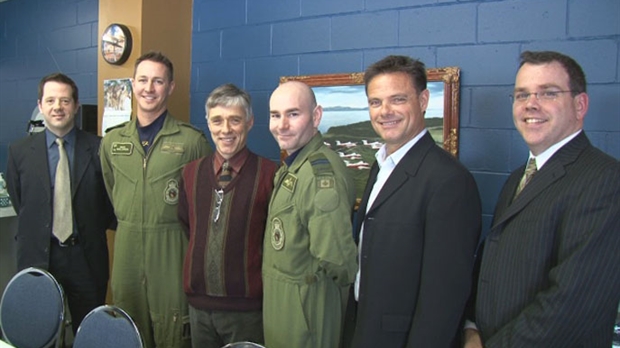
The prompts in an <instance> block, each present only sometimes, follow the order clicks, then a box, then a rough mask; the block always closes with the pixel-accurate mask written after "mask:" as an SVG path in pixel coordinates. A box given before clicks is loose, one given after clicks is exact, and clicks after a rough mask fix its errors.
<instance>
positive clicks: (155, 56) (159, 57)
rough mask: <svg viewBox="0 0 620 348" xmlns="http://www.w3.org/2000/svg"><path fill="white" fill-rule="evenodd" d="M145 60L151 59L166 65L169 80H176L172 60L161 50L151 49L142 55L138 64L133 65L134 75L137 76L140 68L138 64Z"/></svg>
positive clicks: (137, 61)
mask: <svg viewBox="0 0 620 348" xmlns="http://www.w3.org/2000/svg"><path fill="white" fill-rule="evenodd" d="M145 60H149V61H151V62H156V63H161V64H163V65H165V66H166V68H167V69H168V80H170V81H174V67H173V66H172V62H171V61H170V59H168V57H166V56H165V55H163V53H161V52H155V51H150V52H147V53H145V54H143V55H141V56H140V57H139V58H138V59H136V64H135V65H134V67H133V76H134V77H136V71H137V70H138V65H140V63H142V62H144V61H145Z"/></svg>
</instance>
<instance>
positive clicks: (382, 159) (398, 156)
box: [375, 128, 427, 168]
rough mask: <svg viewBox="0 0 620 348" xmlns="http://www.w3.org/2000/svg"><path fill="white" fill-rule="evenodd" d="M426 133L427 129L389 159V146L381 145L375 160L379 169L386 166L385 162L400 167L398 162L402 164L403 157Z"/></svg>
mask: <svg viewBox="0 0 620 348" xmlns="http://www.w3.org/2000/svg"><path fill="white" fill-rule="evenodd" d="M426 133H427V130H426V128H424V129H423V130H422V131H421V132H420V133H419V134H418V135H416V136H415V137H414V138H413V139H411V140H409V141H408V142H406V143H405V145H403V146H401V147H400V149H398V150H396V151H394V153H392V154H391V155H389V156H387V157H385V156H386V155H387V146H386V144H383V145H381V148H379V151H377V152H376V153H375V158H376V159H377V164H378V165H379V168H381V166H383V165H384V164H385V161H390V162H391V163H392V164H393V166H396V165H398V162H400V160H401V159H403V157H405V154H407V152H409V150H411V148H412V147H413V145H415V144H416V143H417V142H418V141H419V140H420V139H421V138H422V137H423V136H424V135H425V134H426Z"/></svg>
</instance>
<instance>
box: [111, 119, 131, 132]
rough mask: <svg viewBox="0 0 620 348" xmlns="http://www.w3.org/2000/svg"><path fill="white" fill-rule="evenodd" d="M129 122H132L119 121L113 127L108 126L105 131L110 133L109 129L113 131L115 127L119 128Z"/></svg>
mask: <svg viewBox="0 0 620 348" xmlns="http://www.w3.org/2000/svg"><path fill="white" fill-rule="evenodd" d="M129 122H130V121H125V122H122V123H119V124H115V125H114V126H112V127H108V128H106V130H105V132H106V133H108V132H109V131H111V130H114V129H117V128H122V127H125V125H126V124H127V123H129Z"/></svg>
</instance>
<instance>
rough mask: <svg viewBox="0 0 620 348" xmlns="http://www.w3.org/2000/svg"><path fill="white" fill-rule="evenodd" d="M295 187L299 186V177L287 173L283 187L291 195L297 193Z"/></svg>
mask: <svg viewBox="0 0 620 348" xmlns="http://www.w3.org/2000/svg"><path fill="white" fill-rule="evenodd" d="M295 185H297V177H296V176H295V175H293V174H291V173H287V174H286V176H285V177H284V180H283V181H282V187H284V188H285V189H286V190H287V191H289V192H290V193H293V192H295Z"/></svg>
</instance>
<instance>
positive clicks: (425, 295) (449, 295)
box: [407, 171, 481, 347]
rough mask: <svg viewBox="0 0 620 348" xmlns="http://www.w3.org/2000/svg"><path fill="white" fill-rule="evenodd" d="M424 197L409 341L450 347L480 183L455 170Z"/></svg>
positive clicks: (470, 260)
mask: <svg viewBox="0 0 620 348" xmlns="http://www.w3.org/2000/svg"><path fill="white" fill-rule="evenodd" d="M436 186H437V188H436V189H435V190H434V192H433V193H432V194H431V196H430V198H429V199H428V206H427V210H426V217H425V224H424V250H423V259H422V270H421V280H420V290H419V295H418V298H417V303H416V309H415V313H414V316H413V321H412V324H411V329H410V332H409V337H408V342H407V347H430V346H433V347H449V346H451V344H452V340H453V339H454V337H456V336H458V333H460V332H461V329H462V326H461V325H462V318H463V313H464V310H465V305H466V302H467V299H468V296H469V289H470V286H471V282H472V270H473V265H474V253H475V249H476V245H477V243H478V238H479V235H480V226H481V208H480V197H479V194H478V189H477V186H476V183H475V181H474V180H473V177H471V175H469V173H464V172H462V171H455V172H454V175H451V176H446V177H444V180H443V182H440V183H437V184H436Z"/></svg>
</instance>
